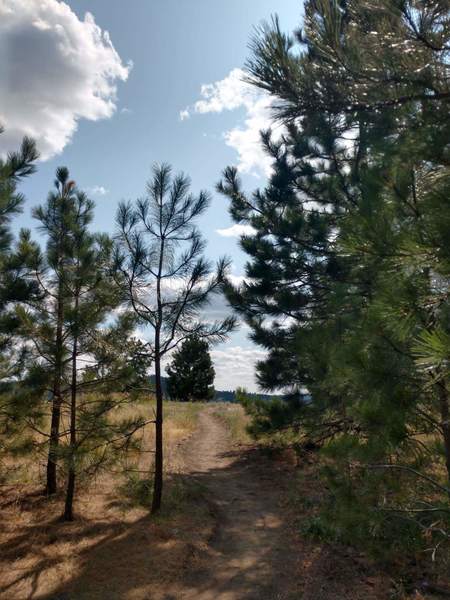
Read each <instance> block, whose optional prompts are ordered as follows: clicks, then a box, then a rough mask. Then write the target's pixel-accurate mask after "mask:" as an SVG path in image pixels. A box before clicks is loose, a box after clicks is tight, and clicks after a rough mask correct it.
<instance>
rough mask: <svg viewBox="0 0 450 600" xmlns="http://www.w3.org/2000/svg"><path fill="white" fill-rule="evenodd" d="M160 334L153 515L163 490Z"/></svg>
mask: <svg viewBox="0 0 450 600" xmlns="http://www.w3.org/2000/svg"><path fill="white" fill-rule="evenodd" d="M159 351H160V348H159V332H157V333H156V336H155V384H156V421H155V437H156V439H155V475H154V481H153V500H152V511H151V512H152V514H155V513H156V512H158V510H159V509H160V508H161V499H162V489H163V394H162V386H161V357H160V355H159Z"/></svg>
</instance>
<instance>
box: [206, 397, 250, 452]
mask: <svg viewBox="0 0 450 600" xmlns="http://www.w3.org/2000/svg"><path fill="white" fill-rule="evenodd" d="M214 415H216V416H217V417H218V418H219V419H221V420H222V421H223V422H224V423H225V425H226V427H227V430H228V431H229V433H230V436H231V439H232V440H233V442H235V443H236V444H247V443H249V442H250V441H251V437H250V435H249V433H248V431H247V427H248V424H249V418H248V416H247V415H246V414H245V412H244V409H243V408H242V406H240V405H239V404H217V405H216V406H215V407H214Z"/></svg>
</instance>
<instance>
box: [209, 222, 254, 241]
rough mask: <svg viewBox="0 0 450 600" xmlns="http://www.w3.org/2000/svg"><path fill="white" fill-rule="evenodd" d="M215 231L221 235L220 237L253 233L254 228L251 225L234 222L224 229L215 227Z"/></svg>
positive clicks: (236, 236)
mask: <svg viewBox="0 0 450 600" xmlns="http://www.w3.org/2000/svg"><path fill="white" fill-rule="evenodd" d="M216 233H218V234H219V235H221V236H222V237H235V238H238V237H241V235H253V234H254V233H255V230H254V229H253V227H252V226H251V225H240V224H238V223H236V224H235V225H232V226H231V227H227V228H226V229H216Z"/></svg>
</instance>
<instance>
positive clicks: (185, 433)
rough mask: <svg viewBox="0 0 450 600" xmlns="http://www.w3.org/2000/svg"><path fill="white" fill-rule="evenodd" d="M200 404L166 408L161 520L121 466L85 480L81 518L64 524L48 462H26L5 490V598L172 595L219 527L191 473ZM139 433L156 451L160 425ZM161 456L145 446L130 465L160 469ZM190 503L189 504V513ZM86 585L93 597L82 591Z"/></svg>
mask: <svg viewBox="0 0 450 600" xmlns="http://www.w3.org/2000/svg"><path fill="white" fill-rule="evenodd" d="M201 409H202V405H198V404H188V403H175V402H173V403H172V402H170V403H167V404H166V405H165V423H164V430H165V459H166V462H165V468H166V487H165V500H166V510H165V512H163V513H162V515H161V517H159V518H158V519H150V517H149V511H148V507H147V506H144V507H142V506H137V505H132V504H130V503H126V502H125V501H124V500H125V499H124V494H123V492H124V491H125V492H126V491H127V485H125V486H124V482H127V479H126V478H124V475H123V473H121V472H120V469H118V470H117V471H114V472H104V473H102V474H100V475H98V476H97V477H96V478H95V479H94V480H93V481H91V482H90V483H89V484H88V483H87V482H86V483H85V484H83V486H82V487H81V488H79V489H78V494H77V500H76V504H75V510H76V514H77V519H76V521H75V522H73V523H62V522H60V521H59V515H60V514H61V511H62V503H63V497H62V496H63V494H60V495H59V496H57V497H55V498H52V499H47V498H45V497H44V496H43V495H42V483H43V482H42V478H43V463H42V462H40V461H36V460H35V461H30V460H29V459H27V460H25V459H24V461H23V468H22V469H18V470H16V471H15V475H14V477H15V479H16V481H15V482H14V484H9V485H2V486H1V487H0V598H2V599H5V600H22V599H23V600H25V599H28V598H48V599H50V598H53V599H54V600H56V598H65V599H66V598H74V599H75V598H76V599H77V600H78V598H102V599H103V598H105V599H106V598H108V599H110V598H111V599H112V598H130V599H133V600H135V599H140V598H149V597H151V598H155V599H157V598H159V597H163V589H164V582H165V581H168V580H173V579H174V578H176V577H177V576H179V573H180V567H181V566H182V565H183V564H185V563H186V562H187V560H188V559H189V557H191V555H192V553H193V552H195V551H196V548H197V546H198V547H201V544H202V543H203V540H204V539H205V538H206V537H207V536H208V535H209V533H210V527H211V519H209V518H208V509H207V506H206V505H205V504H204V503H203V501H202V498H201V493H200V492H201V491H199V490H196V489H193V488H192V487H189V486H186V485H185V482H184V479H183V472H184V465H185V456H184V454H185V452H184V448H185V446H186V443H187V441H188V440H189V438H190V436H191V435H192V434H193V432H194V431H195V428H196V423H197V416H198V413H199V411H200V410H201ZM152 410H153V407H152V405H151V403H150V402H148V401H147V402H141V403H139V404H138V405H135V406H127V407H124V408H121V409H119V411H118V413H117V414H115V415H114V419H116V418H117V419H121V418H126V417H127V416H136V413H140V414H142V416H144V417H145V418H146V419H149V418H151V415H152ZM139 435H140V436H141V437H140V445H141V447H142V449H144V450H149V449H150V448H151V447H152V445H153V435H154V434H153V426H152V425H148V426H146V427H145V429H144V431H142V432H140V433H139ZM152 456H153V455H152V454H151V453H148V452H144V453H142V454H141V455H140V458H139V454H138V453H136V452H134V454H133V455H131V456H130V457H129V458H128V464H127V465H126V466H129V467H130V466H132V465H134V466H136V464H137V465H138V467H139V470H140V471H142V472H143V475H142V476H143V477H144V476H145V473H146V472H149V471H151V468H152V464H151V463H152ZM128 491H129V490H128ZM181 503H186V504H187V506H186V507H184V508H186V509H184V510H183V511H181V510H179V508H180V507H181ZM113 572H114V574H115V577H114V578H113V579H114V582H115V583H114V584H113V585H114V587H113V588H112V587H111V585H112V584H111V581H112V578H111V573H113ZM122 572H123V577H121V576H120V574H121V573H122ZM118 581H120V582H121V583H120V585H119V586H118V584H117V582H118ZM87 582H89V590H90V591H89V595H85V594H84V592H83V589H85V588H86V587H87V586H86V585H85V583H87ZM150 589H151V590H152V595H151V596H150V595H149V590H150Z"/></svg>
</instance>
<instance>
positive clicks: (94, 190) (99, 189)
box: [87, 185, 109, 196]
mask: <svg viewBox="0 0 450 600" xmlns="http://www.w3.org/2000/svg"><path fill="white" fill-rule="evenodd" d="M87 192H88V193H89V194H91V195H92V196H106V194H109V190H107V189H106V188H105V187H103V186H102V185H94V186H93V187H90V188H87Z"/></svg>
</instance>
